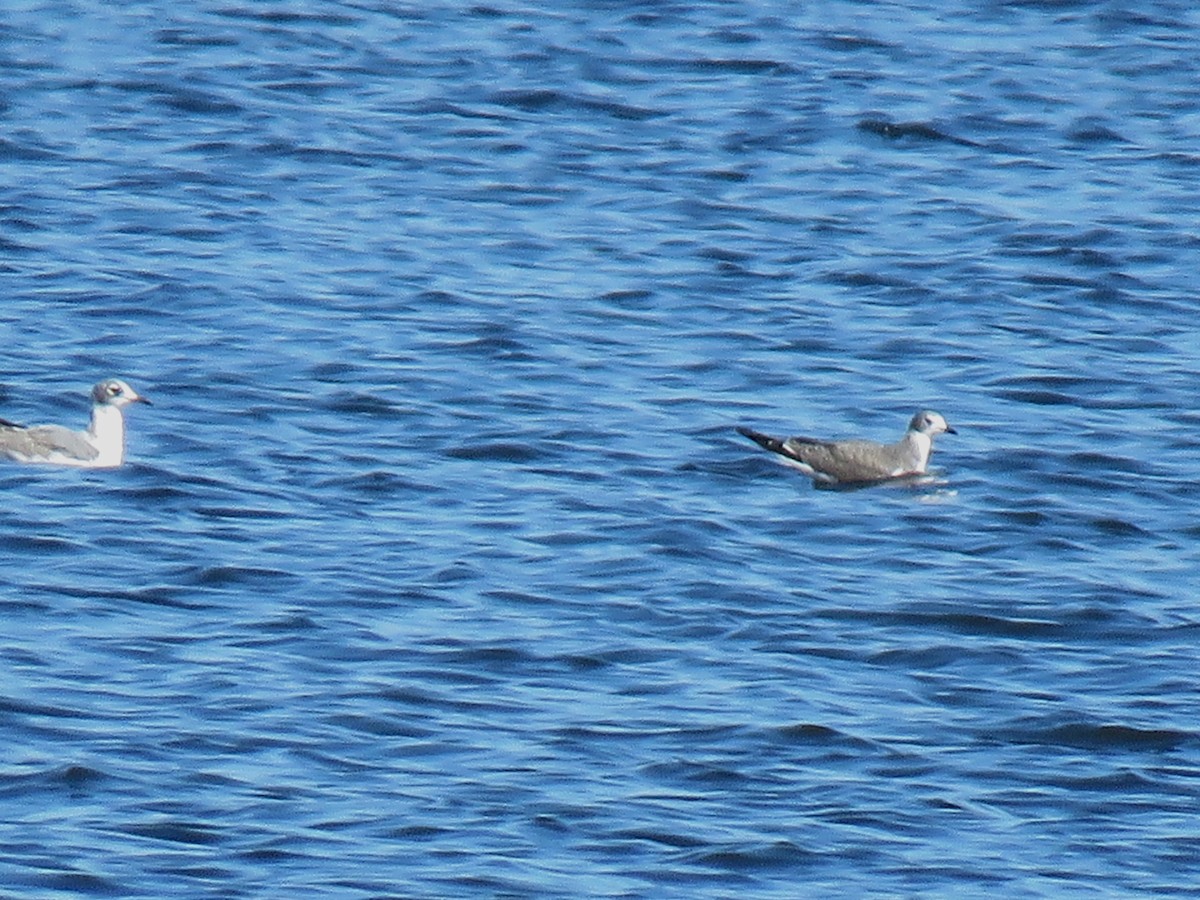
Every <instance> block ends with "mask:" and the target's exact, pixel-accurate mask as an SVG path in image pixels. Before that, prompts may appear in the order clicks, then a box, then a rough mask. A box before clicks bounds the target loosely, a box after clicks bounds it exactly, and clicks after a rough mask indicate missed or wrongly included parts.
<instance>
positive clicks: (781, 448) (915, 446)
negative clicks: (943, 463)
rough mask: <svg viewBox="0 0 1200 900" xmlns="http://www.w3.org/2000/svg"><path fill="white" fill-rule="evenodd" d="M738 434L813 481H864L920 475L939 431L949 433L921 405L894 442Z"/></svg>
mask: <svg viewBox="0 0 1200 900" xmlns="http://www.w3.org/2000/svg"><path fill="white" fill-rule="evenodd" d="M738 433H739V434H743V435H745V436H746V437H748V438H750V440H752V441H754V442H755V443H756V444H758V445H759V446H760V447H763V448H765V449H767V450H770V451H771V452H772V453H775V454H778V455H779V457H780V458H781V459H783V461H784V462H786V463H788V464H790V465H793V466H795V467H796V468H798V469H799V470H800V471H801V472H803V473H804V474H805V475H807V476H808V477H809V478H811V479H812V480H813V481H814V482H816V483H817V484H823V485H835V484H865V483H870V482H873V481H887V480H889V479H892V478H904V477H906V476H911V475H923V474H925V469H926V468H927V467H928V465H929V456H930V454H931V453H932V452H933V439H934V437H936V436H937V435H939V434H955V433H956V432H955V430H954V429H953V428H951V427H950V426H949V425H948V424H947V422H946V420H945V419H944V418H943V417H942V416H941V414H940V413H935V412H934V411H933V410H929V409H923V410H920V411H919V412H918V413H917V414H916V415H914V416H913V417H912V420H911V421H910V422H909V423H908V430H907V431H905V432H904V436H903V437H901V438H900V440H898V441H896V442H895V443H894V444H879V443H876V442H875V441H859V440H853V441H823V440H819V439H817V438H810V437H790V438H783V439H780V438H774V437H771V436H770V435H767V434H763V433H762V432H760V431H755V430H753V429H751V428H743V427H741V426H739V427H738Z"/></svg>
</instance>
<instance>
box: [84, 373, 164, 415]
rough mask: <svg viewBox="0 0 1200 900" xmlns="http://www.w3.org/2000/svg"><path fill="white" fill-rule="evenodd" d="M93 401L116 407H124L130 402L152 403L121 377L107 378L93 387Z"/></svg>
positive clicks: (100, 404)
mask: <svg viewBox="0 0 1200 900" xmlns="http://www.w3.org/2000/svg"><path fill="white" fill-rule="evenodd" d="M92 402H93V403H94V404H96V405H97V406H111V407H114V408H116V409H124V408H125V407H126V406H128V405H129V404H130V403H145V404H149V403H150V401H149V400H147V399H146V398H145V397H143V396H142V395H141V394H139V393H138V392H137V391H135V390H134V389H133V388H131V387H130V386H129V385H128V384H126V383H125V382H124V381H122V380H121V379H120V378H106V379H104V381H101V382H100V383H99V384H97V385H96V386H95V387H94V388H92Z"/></svg>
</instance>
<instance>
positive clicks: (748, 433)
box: [737, 425, 783, 453]
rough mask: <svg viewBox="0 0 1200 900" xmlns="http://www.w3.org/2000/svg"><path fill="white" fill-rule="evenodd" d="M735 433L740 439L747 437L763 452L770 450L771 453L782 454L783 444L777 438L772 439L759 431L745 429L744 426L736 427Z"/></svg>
mask: <svg viewBox="0 0 1200 900" xmlns="http://www.w3.org/2000/svg"><path fill="white" fill-rule="evenodd" d="M737 433H738V434H740V435H741V436H742V437H748V438H750V440H752V441H754V443H756V444H758V446H760V447H762V448H763V449H765V450H770V451H771V452H772V453H780V452H782V447H783V442H782V441H780V440H779V438H773V437H771V436H770V435H769V434H763V433H762V432H761V431H755V430H754V429H753V428H746V427H745V426H744V425H738V426H737Z"/></svg>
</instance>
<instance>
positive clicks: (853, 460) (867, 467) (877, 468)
mask: <svg viewBox="0 0 1200 900" xmlns="http://www.w3.org/2000/svg"><path fill="white" fill-rule="evenodd" d="M889 449H891V448H889V447H888V446H886V445H881V444H875V443H872V442H870V441H818V440H815V439H813V438H808V437H791V438H788V439H787V440H786V441H783V442H782V443H781V444H780V449H779V450H777V451H776V452H778V453H780V454H781V455H783V456H786V457H789V458H791V459H794V460H795V461H796V462H798V463H801V464H803V465H805V466H807V467H809V468H810V469H812V470H813V471H814V472H817V473H820V474H821V475H823V476H825V478H827V479H832V480H834V481H838V482H842V483H848V482H855V481H878V480H881V479H884V478H893V477H895V476H896V475H901V474H904V473H903V472H897V471H896V465H895V464H894V462H893V461H892V460H889V459H887V455H888V454H887V451H888V450H889Z"/></svg>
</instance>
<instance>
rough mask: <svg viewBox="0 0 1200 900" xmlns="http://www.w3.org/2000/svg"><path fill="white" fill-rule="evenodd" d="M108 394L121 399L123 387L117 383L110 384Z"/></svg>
mask: <svg viewBox="0 0 1200 900" xmlns="http://www.w3.org/2000/svg"><path fill="white" fill-rule="evenodd" d="M108 393H109V394H110V395H112V396H113V397H119V396H120V395H121V386H120V385H119V384H116V383H115V382H114V383H112V384H110V385H109V386H108Z"/></svg>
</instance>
